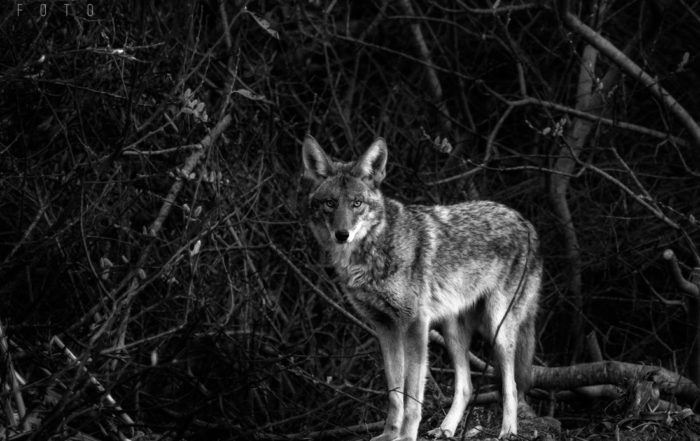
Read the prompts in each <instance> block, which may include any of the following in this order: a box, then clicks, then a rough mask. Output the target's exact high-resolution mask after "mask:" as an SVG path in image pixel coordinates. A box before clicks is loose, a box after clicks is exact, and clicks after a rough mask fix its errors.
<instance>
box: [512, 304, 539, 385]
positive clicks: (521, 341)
mask: <svg viewBox="0 0 700 441" xmlns="http://www.w3.org/2000/svg"><path fill="white" fill-rule="evenodd" d="M534 357H535V314H534V313H531V314H528V316H527V317H526V318H525V320H523V322H522V323H521V324H520V333H519V335H518V343H517V346H516V349H515V384H516V385H517V387H518V395H520V396H521V397H522V396H524V394H525V393H526V392H527V391H528V390H529V389H530V386H532V360H533V358H534Z"/></svg>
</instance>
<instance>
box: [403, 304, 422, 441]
mask: <svg viewBox="0 0 700 441" xmlns="http://www.w3.org/2000/svg"><path fill="white" fill-rule="evenodd" d="M429 326H430V324H429V323H428V320H426V319H424V318H422V317H419V318H417V319H416V320H415V321H414V322H413V323H411V324H409V325H408V327H407V329H406V333H405V343H404V345H405V346H404V360H405V361H404V371H405V374H404V375H405V377H406V383H405V387H404V391H405V396H404V417H403V424H402V425H401V433H400V436H399V440H401V441H415V440H416V439H417V438H418V426H419V424H420V420H421V416H422V411H423V393H424V391H425V376H426V374H427V370H428V362H427V360H428V332H429V329H430V328H429Z"/></svg>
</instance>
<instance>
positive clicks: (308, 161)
mask: <svg viewBox="0 0 700 441" xmlns="http://www.w3.org/2000/svg"><path fill="white" fill-rule="evenodd" d="M302 157H303V160H304V177H305V178H307V179H309V180H310V181H312V183H313V188H312V190H311V192H310V194H309V208H310V221H311V227H312V230H313V232H314V235H315V236H316V239H317V240H318V241H319V242H320V243H321V245H323V246H326V247H328V246H331V245H332V244H333V243H337V244H353V243H356V242H359V241H360V240H362V239H363V238H364V237H365V236H366V235H367V234H368V232H369V231H370V230H371V229H372V227H374V226H376V225H378V224H379V223H380V222H381V221H382V219H383V216H384V198H383V196H382V194H381V192H380V191H379V184H380V183H381V182H382V179H384V175H385V172H386V158H387V150H386V143H385V142H384V140H383V139H382V138H377V140H376V141H374V142H373V143H372V145H371V146H369V148H368V149H367V151H366V152H365V153H364V154H363V155H362V156H361V157H360V159H358V160H357V161H354V162H337V161H332V160H331V159H330V158H329V157H328V155H326V153H325V152H324V151H323V149H322V148H321V146H319V145H318V142H316V140H315V139H314V138H313V137H312V136H311V135H307V136H306V138H305V139H304V148H303V153H302Z"/></svg>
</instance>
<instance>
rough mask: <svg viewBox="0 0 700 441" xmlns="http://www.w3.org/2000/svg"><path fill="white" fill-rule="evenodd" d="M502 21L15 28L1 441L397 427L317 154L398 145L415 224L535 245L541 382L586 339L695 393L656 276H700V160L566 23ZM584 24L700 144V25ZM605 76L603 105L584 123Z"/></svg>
mask: <svg viewBox="0 0 700 441" xmlns="http://www.w3.org/2000/svg"><path fill="white" fill-rule="evenodd" d="M491 3H492V2H488V1H468V2H466V1H461V0H455V1H449V2H430V1H429V2H422V1H421V2H416V1H414V2H410V1H409V0H403V1H400V2H388V1H380V0H376V1H374V2H361V4H360V3H355V2H335V1H334V2H317V1H310V2H302V1H296V2H259V3H258V2H252V3H247V2H242V1H237V2H231V3H228V2H223V1H222V2H215V1H195V0H191V1H189V2H185V3H182V4H178V6H177V7H176V8H175V7H172V6H170V5H169V6H168V7H166V6H164V5H163V6H156V5H155V4H154V3H153V2H143V3H141V2H123V3H122V2H101V3H96V4H94V5H92V6H89V5H90V4H89V3H88V2H85V1H82V0H81V1H75V2H71V3H70V6H69V7H68V8H67V9H66V8H65V7H64V5H60V4H55V3H49V4H48V6H47V10H46V14H45V16H42V13H41V11H40V5H39V4H35V3H27V4H25V5H24V7H23V9H22V10H21V11H18V10H15V9H13V10H11V11H6V12H3V13H2V14H3V15H2V17H1V18H0V19H1V21H0V46H1V47H0V57H1V58H0V69H1V71H0V104H1V107H0V262H1V263H0V321H1V326H2V331H3V332H4V335H5V336H6V338H3V343H7V346H4V349H3V350H2V356H3V358H4V363H3V367H2V368H1V369H0V372H1V373H2V375H1V376H0V378H2V381H3V382H4V383H3V384H5V385H6V387H5V388H4V389H3V390H2V391H0V397H1V398H2V400H1V401H2V402H3V403H4V407H3V410H2V411H0V415H2V416H3V418H4V421H3V424H0V426H2V425H5V426H6V429H4V431H5V432H3V433H4V434H5V435H10V434H12V433H14V432H22V431H24V432H27V433H30V436H31V437H32V438H31V439H47V438H49V437H52V436H55V437H57V438H60V437H66V436H69V435H72V434H75V433H78V432H80V433H85V434H90V435H93V436H96V437H98V438H100V439H118V437H119V436H120V434H127V435H128V434H132V435H133V433H134V432H133V430H136V431H139V432H141V433H144V434H148V435H149V436H153V437H160V436H164V437H167V438H172V439H179V438H186V439H213V438H222V439H223V438H225V439H232V438H242V439H245V438H250V437H252V436H254V435H255V436H260V437H268V438H274V434H302V435H303V434H305V433H310V432H315V431H320V430H327V429H332V428H337V427H344V426H353V425H356V424H359V423H365V422H375V421H380V420H381V419H382V418H383V407H384V401H385V395H384V379H383V374H382V370H381V363H380V360H379V358H380V357H379V354H378V348H377V345H376V343H375V341H374V340H373V338H372V337H371V335H370V334H369V333H368V332H367V330H366V329H364V328H363V327H362V326H360V325H358V324H357V323H356V322H355V321H354V320H352V319H351V318H349V317H348V314H352V311H351V309H349V308H348V306H347V304H346V303H344V300H343V298H342V295H341V293H340V291H339V289H338V288H337V287H336V285H335V284H334V274H333V272H332V271H331V270H330V269H328V268H324V267H323V266H322V265H321V264H320V263H319V261H320V259H319V258H318V250H317V249H316V248H315V245H314V244H313V239H312V237H311V235H310V233H309V231H307V229H306V228H305V227H304V225H303V220H302V219H301V217H300V214H299V213H300V212H302V211H303V210H302V206H301V204H303V203H304V197H303V194H302V192H301V190H300V183H299V169H300V160H299V156H300V140H301V139H302V138H303V135H304V134H305V133H307V132H310V133H312V134H313V135H314V136H316V138H317V139H319V140H320V141H321V142H322V144H323V145H324V146H325V148H326V149H327V150H328V151H329V152H331V153H332V154H333V155H334V156H336V157H338V158H341V159H350V158H351V157H355V156H356V155H357V154H358V153H359V152H360V151H361V150H363V149H364V148H365V147H366V146H367V145H369V143H370V142H371V141H372V139H374V138H375V137H376V136H383V137H384V138H385V139H386V140H387V142H388V145H389V158H390V159H389V169H388V177H387V179H386V181H385V184H384V190H385V192H386V193H388V194H390V195H392V196H394V197H397V198H399V199H402V200H404V201H409V202H416V203H452V202H457V201H462V200H465V199H473V198H484V199H493V200H497V201H500V202H503V203H505V204H508V205H510V206H513V207H514V208H517V209H518V210H520V211H521V212H522V213H523V214H524V215H525V216H526V217H527V218H528V219H530V220H532V221H533V223H534V224H535V225H536V226H537V228H538V230H539V231H540V235H541V236H542V240H543V246H542V250H543V254H544V256H545V268H546V270H545V284H544V288H543V296H542V303H541V310H542V311H541V314H540V317H539V326H538V328H539V337H540V338H539V342H540V343H539V346H538V360H539V362H540V363H543V364H549V365H566V364H569V363H571V362H572V361H581V360H585V355H582V351H581V349H582V348H581V341H582V339H581V337H582V336H583V334H584V333H589V332H593V333H594V334H595V335H596V336H597V338H598V339H599V341H600V342H601V346H602V349H603V356H604V358H607V359H616V360H625V361H633V362H637V363H646V364H651V365H659V366H664V367H666V368H669V369H671V370H674V371H677V372H679V373H685V372H686V368H687V360H688V357H689V350H688V349H689V347H690V345H691V342H690V341H689V337H688V335H687V334H688V331H689V329H688V323H689V322H690V319H689V318H688V314H687V310H686V308H685V307H684V305H685V303H684V302H685V298H684V297H683V294H682V293H681V291H680V290H679V289H678V288H677V285H676V282H675V281H674V280H673V278H672V277H671V275H670V272H669V270H668V267H667V264H666V262H664V261H663V260H662V259H660V253H661V251H663V250H664V249H666V248H672V249H674V250H675V252H676V255H678V257H679V260H680V261H681V262H686V263H688V264H690V265H695V263H694V260H693V259H694V256H693V249H692V245H691V244H692V243H699V242H700V229H699V228H698V221H697V219H696V218H695V217H694V216H697V215H698V213H697V211H696V210H697V202H698V200H700V191H699V190H700V155H698V148H700V145H698V143H697V140H694V139H693V137H692V133H691V130H690V129H689V128H688V127H687V126H686V125H684V124H683V122H682V121H680V120H679V119H678V118H677V117H676V116H675V114H674V113H673V112H672V111H671V110H670V109H669V107H668V106H667V105H666V104H665V103H664V102H662V101H661V100H659V99H658V98H655V97H654V95H653V94H652V93H651V92H650V89H649V88H648V87H646V86H644V85H643V84H642V83H640V82H639V81H638V79H637V78H633V77H631V76H629V75H624V74H618V78H617V79H613V80H612V81H611V82H610V83H609V84H608V83H605V79H606V78H607V77H606V74H607V73H609V72H612V71H613V69H614V68H615V67H616V66H615V65H614V64H611V62H610V60H609V59H608V58H606V57H605V56H603V55H599V56H593V57H592V58H587V57H588V56H589V55H590V53H587V52H586V49H585V46H586V42H585V41H584V40H583V39H582V38H581V37H580V36H579V35H578V34H577V33H576V32H574V31H573V30H572V29H571V28H570V27H567V26H565V24H564V23H563V21H562V19H561V16H562V11H560V10H559V9H558V8H560V7H561V6H562V5H554V4H550V3H549V2H538V1H532V2H495V3H496V6H494V5H492V4H491ZM511 3H512V4H511ZM561 3H562V4H565V3H566V2H561ZM592 3H595V5H593V4H592ZM592 3H591V4H589V2H580V4H579V3H578V2H572V4H571V5H570V6H569V7H570V10H571V13H572V14H573V15H574V16H576V17H579V18H580V19H581V20H582V21H583V22H585V23H588V25H589V26H591V27H592V28H593V29H594V30H597V31H599V32H600V34H602V35H604V36H606V38H607V39H608V40H610V41H611V42H612V43H613V44H614V45H616V46H617V47H618V48H620V49H624V50H625V53H626V54H627V55H628V56H629V57H630V58H631V59H633V60H636V62H637V64H638V65H640V66H641V67H642V69H644V70H645V71H647V72H649V73H651V75H652V76H653V77H654V78H655V79H657V80H658V81H659V82H660V84H661V85H662V86H663V87H665V88H666V90H667V91H668V92H669V94H670V95H672V96H673V97H674V98H675V99H676V100H678V101H679V102H680V104H681V105H682V106H684V108H685V109H687V110H688V112H689V114H690V115H695V116H696V117H697V116H698V115H700V96H698V94H697V93H696V89H697V84H699V83H700V58H699V56H698V54H699V53H700V38H698V37H699V33H698V29H699V28H700V19H699V18H698V12H697V11H698V10H700V2H698V1H696V0H686V1H684V2H653V1H646V2H634V1H623V2H592ZM608 3H610V4H608ZM594 6H599V8H597V7H596V8H594ZM90 8H92V9H90ZM88 12H90V13H92V16H90V15H89V13H88ZM587 54H588V55H587ZM591 60H593V64H591V65H590V67H591V68H592V69H593V72H589V76H588V78H589V80H590V82H591V84H592V89H591V90H592V95H596V94H598V95H596V96H597V99H598V101H597V105H596V106H595V107H585V106H584V107H582V106H578V105H577V104H578V103H579V99H580V88H578V86H579V84H580V79H581V70H582V68H581V62H582V61H591ZM584 76H585V75H584ZM576 112H579V113H576ZM582 115H583V116H582ZM584 120H585V121H589V123H590V124H589V125H590V127H588V132H587V133H586V135H585V140H582V141H585V144H582V145H581V146H580V147H577V146H576V145H575V143H574V142H575V140H576V136H575V133H573V132H572V127H574V126H575V125H576V124H579V123H580V122H581V121H584ZM572 143H574V144H572ZM562 158H565V159H566V158H568V159H569V166H570V168H569V169H568V170H567V169H566V165H567V164H566V161H562ZM562 166H563V167H564V168H562ZM562 176H564V177H566V178H567V179H565V182H563V183H562V185H563V187H561V188H564V198H565V199H556V198H557V194H556V191H553V190H552V189H553V188H556V187H557V185H556V183H553V182H552V181H553V180H557V179H558V180H561V179H562ZM557 201H558V202H557ZM562 202H563V203H565V204H566V209H568V210H569V212H570V214H571V219H572V221H573V227H572V229H570V231H568V232H567V226H566V225H567V224H566V222H562V217H561V213H560V211H558V210H559V209H558V208H557V204H558V203H559V204H561V203H562ZM559 207H560V208H561V205H559ZM571 231H573V232H574V236H573V237H574V238H575V239H576V243H572V242H571V238H572V236H571V234H570V233H571ZM698 264H700V263H698ZM577 275H578V276H577ZM577 277H579V279H578V282H576V280H577ZM577 283H578V284H577ZM572 323H574V327H573V328H572ZM572 329H573V330H574V331H575V332H572ZM64 345H65V346H64ZM68 350H70V351H71V353H72V354H73V357H71V355H70V354H71V353H69V352H68ZM434 358H435V357H434ZM431 363H432V365H433V366H434V367H440V366H443V365H445V364H446V360H443V359H442V357H437V358H436V359H434V360H433V361H432V362H431ZM435 372H438V371H435ZM14 373H16V374H17V375H14ZM435 375H436V376H438V375H439V374H438V373H435ZM13 378H14V379H15V380H14V381H13ZM445 378H448V376H445ZM440 379H442V377H440ZM13 383H14V384H13ZM98 384H99V386H97V385H98ZM101 388H104V389H101ZM107 394H109V396H110V397H112V398H113V399H114V403H111V402H109V401H107V399H106V398H105V397H106V395H107ZM20 398H21V400H20ZM18 401H22V402H23V403H24V407H25V408H26V409H25V410H22V409H20V408H21V407H22V406H20V405H18ZM431 406H432V407H431ZM436 406H437V404H429V405H428V408H427V410H426V420H430V418H429V417H428V416H427V415H428V414H429V413H430V412H431V411H432V412H437V410H436ZM23 415H24V417H23V418H22V416H23ZM132 422H133V425H132ZM129 426H131V427H129ZM357 433H358V434H362V433H363V430H362V429H357Z"/></svg>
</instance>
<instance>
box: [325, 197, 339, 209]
mask: <svg viewBox="0 0 700 441" xmlns="http://www.w3.org/2000/svg"><path fill="white" fill-rule="evenodd" d="M323 203H324V205H325V206H326V207H328V208H335V206H336V205H337V203H336V202H335V201H334V200H333V199H326V200H325V201H324V202H323Z"/></svg>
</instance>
